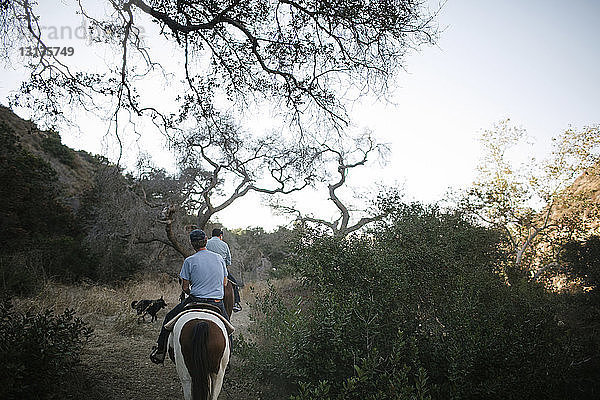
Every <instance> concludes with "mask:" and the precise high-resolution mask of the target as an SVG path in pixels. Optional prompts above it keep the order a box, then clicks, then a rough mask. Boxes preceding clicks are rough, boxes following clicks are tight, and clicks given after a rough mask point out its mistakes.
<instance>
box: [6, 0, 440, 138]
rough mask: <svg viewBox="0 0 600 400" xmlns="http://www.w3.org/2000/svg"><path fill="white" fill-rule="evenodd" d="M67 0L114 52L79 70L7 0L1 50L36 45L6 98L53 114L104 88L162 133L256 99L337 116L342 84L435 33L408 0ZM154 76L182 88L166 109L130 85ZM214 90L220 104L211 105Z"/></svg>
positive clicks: (375, 72)
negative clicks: (95, 1) (174, 108)
mask: <svg viewBox="0 0 600 400" xmlns="http://www.w3.org/2000/svg"><path fill="white" fill-rule="evenodd" d="M78 6H79V10H77V11H78V12H79V13H80V14H81V16H82V18H84V20H85V21H86V23H87V24H88V26H89V28H90V30H91V32H90V35H91V38H92V39H94V40H93V41H94V42H95V44H96V45H97V46H103V47H105V48H106V49H107V50H109V51H110V50H111V48H114V55H115V57H114V58H110V57H108V58H107V59H109V60H115V61H116V62H115V61H113V62H111V63H110V65H109V68H108V70H107V71H106V72H105V73H98V74H91V73H86V71H81V70H79V69H78V68H77V66H74V65H67V61H65V60H64V59H61V58H60V57H58V56H57V55H55V54H54V53H53V52H50V51H44V50H45V49H46V48H47V47H48V46H47V43H46V39H45V38H44V35H43V32H42V29H41V27H40V25H39V21H40V19H41V17H43V16H40V15H39V14H38V12H37V4H36V3H35V2H31V1H20V0H18V1H10V2H7V3H6V4H3V7H2V8H0V10H1V12H2V14H0V17H1V20H0V21H1V22H2V30H0V34H2V37H3V39H4V40H3V41H2V43H3V46H4V47H5V50H6V47H8V46H14V45H15V44H19V45H29V46H32V47H34V48H35V49H37V50H38V52H37V55H38V59H37V60H35V62H33V63H32V64H31V65H30V66H29V67H30V69H31V76H30V79H29V81H28V82H25V83H24V85H23V95H21V96H17V97H16V98H15V101H16V102H17V103H23V102H24V103H26V104H29V105H32V106H37V107H39V108H41V110H43V111H44V114H48V112H50V113H54V114H60V113H61V112H62V107H61V103H60V100H62V99H65V98H67V99H69V100H70V102H71V103H73V102H75V101H76V102H79V103H80V104H81V105H83V106H88V107H89V106H91V105H92V104H94V105H99V104H100V101H98V100H99V98H100V99H103V98H108V99H110V100H113V101H114V102H113V104H112V105H113V106H115V108H114V109H113V112H112V114H113V118H114V120H115V122H118V119H119V116H120V115H121V114H120V112H121V111H127V112H129V113H130V117H131V118H135V117H137V116H144V115H146V116H149V117H150V118H152V119H153V120H154V121H155V122H156V125H158V126H159V127H161V128H162V129H163V130H165V131H167V130H169V129H171V128H177V126H178V125H179V124H180V123H181V122H182V121H184V120H185V119H186V118H187V117H188V116H192V117H195V118H202V119H206V120H207V121H208V120H213V121H214V122H216V123H217V124H220V123H221V122H222V120H221V117H222V116H225V117H227V113H224V112H223V110H226V109H228V108H230V107H231V106H233V107H234V108H235V109H236V110H239V111H243V110H252V108H253V106H256V105H258V104H260V103H261V102H263V101H266V102H268V103H269V104H270V105H272V106H274V107H276V108H277V109H278V110H279V112H280V113H281V114H282V116H283V117H284V118H283V120H284V121H286V122H292V123H294V124H295V125H296V127H297V128H298V129H300V130H302V129H303V130H309V129H310V127H313V126H315V125H314V123H315V122H318V121H320V122H327V123H329V124H331V125H332V126H334V127H341V126H344V125H345V124H346V123H347V122H348V115H347V113H346V107H345V103H346V101H347V100H348V99H349V97H350V98H352V96H351V93H354V97H356V96H359V95H361V94H364V93H368V92H374V93H376V94H377V95H381V94H384V93H386V92H387V91H388V89H389V86H390V84H391V83H392V80H391V78H393V77H394V76H395V75H396V74H397V73H398V71H400V70H401V68H399V67H401V66H402V62H403V59H404V56H405V54H406V52H407V51H408V50H409V49H412V48H416V47H418V46H419V45H421V44H424V43H433V41H434V39H435V36H436V27H435V26H434V24H433V17H434V15H432V14H431V13H430V12H428V11H427V10H426V9H425V7H424V5H423V4H422V3H420V2H415V1H409V0H399V1H393V2H389V1H383V0H376V1H364V0H360V1H353V2H337V3H331V2H328V1H317V2H312V3H311V2H305V1H291V0H278V1H264V0H254V1H250V2H240V1H220V0H219V1H216V2H205V1H201V0H191V1H180V0H159V1H152V2H146V1H143V0H120V1H109V2H106V6H107V7H108V8H109V9H110V10H111V13H109V16H107V15H100V16H97V15H94V9H93V7H90V6H86V4H85V3H83V2H79V3H78ZM100 8H102V7H100ZM145 24H153V25H155V26H156V27H157V28H159V30H160V33H159V35H158V36H157V37H151V38H148V37H147V36H150V32H149V30H148V29H144V25H145ZM9 40H13V41H12V42H10V41H9ZM151 40H152V41H151ZM113 46H114V47H113ZM165 47H166V48H170V49H173V50H175V54H176V56H175V57H176V58H177V59H178V60H179V61H181V64H180V65H181V67H180V69H179V70H177V71H174V72H175V77H176V80H173V79H172V77H171V76H169V75H168V74H162V72H173V71H172V70H170V69H169V65H172V64H173V63H172V60H173V58H170V59H169V60H168V62H166V61H162V60H161V58H160V52H161V51H163V50H164V49H165ZM10 53H11V52H9V51H5V52H4V54H6V55H8V54H10ZM157 79H161V80H162V81H163V83H166V85H162V86H163V87H177V89H178V93H182V94H181V95H179V96H178V98H177V100H178V103H179V106H180V111H179V112H178V113H176V114H175V115H170V113H171V111H166V110H170V109H165V107H164V106H160V105H157V104H156V102H155V101H152V99H151V98H152V97H154V96H148V95H147V94H146V93H144V91H143V90H140V88H141V87H143V86H144V85H146V84H148V82H150V81H153V82H155V81H156V80H157ZM179 82H181V86H179V85H178V83H179ZM167 84H168V85H167ZM179 89H183V90H179ZM348 89H351V91H350V92H349V91H348ZM349 94H350V96H349ZM223 99H225V100H226V101H225V103H226V106H225V107H223V106H221V107H220V106H219V104H220V103H221V104H222V103H223ZM235 115H238V116H240V117H241V118H243V117H242V115H243V113H235ZM315 118H316V120H315ZM240 120H241V119H240ZM223 126H226V125H223Z"/></svg>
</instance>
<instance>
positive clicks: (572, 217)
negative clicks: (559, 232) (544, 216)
mask: <svg viewBox="0 0 600 400" xmlns="http://www.w3.org/2000/svg"><path fill="white" fill-rule="evenodd" d="M599 172H600V163H599V164H598V165H596V166H595V167H592V168H590V169H588V170H587V171H586V172H584V173H583V174H581V175H580V176H579V177H578V178H577V179H575V181H574V182H573V183H572V184H571V185H570V186H569V187H567V188H566V189H565V190H564V191H563V193H562V196H561V198H560V201H559V202H557V204H555V205H554V209H553V211H552V213H551V215H550V220H551V221H554V222H559V223H561V224H568V225H571V226H573V225H577V228H578V229H579V231H580V232H582V233H583V234H584V236H589V235H590V234H598V229H599V228H600V173H599ZM573 227H574V226H573Z"/></svg>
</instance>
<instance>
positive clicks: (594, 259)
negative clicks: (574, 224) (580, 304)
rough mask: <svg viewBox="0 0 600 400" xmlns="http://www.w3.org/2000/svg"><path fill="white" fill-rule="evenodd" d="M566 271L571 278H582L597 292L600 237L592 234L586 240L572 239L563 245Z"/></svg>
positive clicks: (599, 270) (599, 272)
mask: <svg viewBox="0 0 600 400" xmlns="http://www.w3.org/2000/svg"><path fill="white" fill-rule="evenodd" d="M561 256H562V259H563V260H564V261H565V269H564V272H566V273H567V275H569V276H570V277H571V278H579V279H582V280H583V281H584V283H585V285H586V286H590V287H592V288H593V291H594V292H595V293H596V294H597V292H598V285H600V237H598V236H592V237H590V238H589V239H587V240H586V241H583V242H579V241H571V242H568V243H566V244H565V245H564V246H563V251H562V253H561Z"/></svg>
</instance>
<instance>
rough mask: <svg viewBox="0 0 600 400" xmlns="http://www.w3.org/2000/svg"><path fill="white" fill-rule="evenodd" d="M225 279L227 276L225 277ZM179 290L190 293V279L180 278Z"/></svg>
mask: <svg viewBox="0 0 600 400" xmlns="http://www.w3.org/2000/svg"><path fill="white" fill-rule="evenodd" d="M225 279H227V278H225ZM181 290H183V291H184V292H185V294H187V295H189V294H190V281H188V280H187V279H182V280H181Z"/></svg>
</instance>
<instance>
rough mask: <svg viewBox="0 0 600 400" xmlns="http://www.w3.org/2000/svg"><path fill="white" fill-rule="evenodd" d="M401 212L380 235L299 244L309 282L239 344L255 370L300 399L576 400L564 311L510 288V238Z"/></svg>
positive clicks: (532, 289) (446, 218)
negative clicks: (506, 242)
mask: <svg viewBox="0 0 600 400" xmlns="http://www.w3.org/2000/svg"><path fill="white" fill-rule="evenodd" d="M391 206H393V207H394V211H393V214H392V216H391V217H390V218H389V220H388V221H386V222H383V223H380V224H379V225H378V226H377V227H376V229H374V230H373V231H372V232H370V233H369V234H366V235H362V236H361V235H353V236H351V237H349V238H347V239H338V238H331V237H327V236H319V235H318V234H317V235H315V234H313V235H311V236H308V237H306V238H305V239H304V241H303V242H302V243H300V245H299V246H298V249H297V256H296V257H295V259H294V268H295V272H296V277H297V279H298V281H299V282H300V283H301V286H300V287H296V288H294V289H293V290H288V291H286V292H281V291H276V290H275V289H272V290H271V291H270V292H269V293H268V295H267V296H266V297H265V298H264V299H263V300H262V301H261V302H259V306H258V308H257V310H256V311H255V319H256V332H254V337H255V338H256V340H255V341H254V342H251V343H249V342H247V341H246V343H244V345H243V346H240V347H241V351H242V354H243V356H244V357H245V360H246V363H247V366H248V367H249V369H258V371H259V375H261V376H263V377H266V378H268V379H270V380H271V381H279V382H281V383H282V385H283V386H284V387H287V388H288V394H292V395H293V396H294V397H293V398H294V399H301V400H308V399H317V398H329V399H357V400H358V399H426V398H433V399H481V398H486V399H495V398H497V399H522V398H528V399H535V398H543V399H553V398H565V397H569V396H570V395H571V394H572V393H570V392H569V390H570V387H569V383H568V382H567V381H566V379H567V378H566V373H567V372H568V370H569V365H570V363H571V362H572V361H573V354H572V351H573V349H572V347H569V345H568V343H569V339H570V336H569V332H568V331H567V330H566V329H565V328H564V327H561V326H559V324H557V320H556V317H557V313H558V312H559V311H558V304H557V302H556V301H555V299H554V298H553V297H552V296H551V295H548V294H546V293H545V292H544V291H543V290H542V289H541V288H539V287H536V286H529V285H527V286H523V287H521V286H519V287H516V286H512V287H511V286H508V285H507V284H506V283H505V282H504V280H503V279H502V278H501V277H500V275H499V274H498V273H497V269H498V268H497V267H498V265H500V264H501V263H502V262H503V260H504V254H502V253H501V252H500V251H499V248H500V246H499V245H498V244H499V240H500V236H499V235H498V234H497V233H495V232H493V231H490V230H487V229H484V228H481V227H477V226H474V225H472V224H471V223H469V222H468V221H467V220H465V218H463V217H462V216H461V215H459V214H453V213H443V212H440V211H439V210H438V209H436V208H435V207H425V206H422V205H419V204H412V205H403V204H392V205H391Z"/></svg>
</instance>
